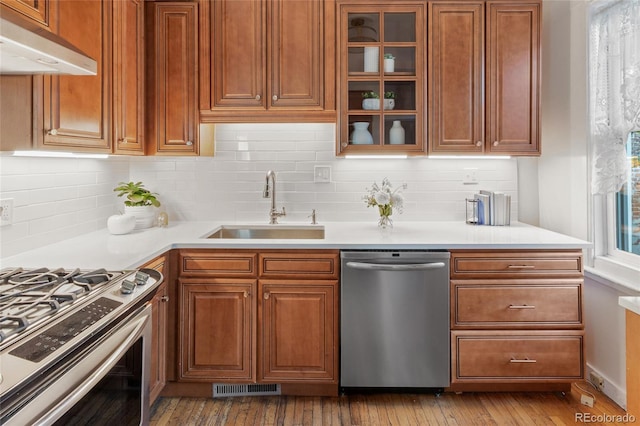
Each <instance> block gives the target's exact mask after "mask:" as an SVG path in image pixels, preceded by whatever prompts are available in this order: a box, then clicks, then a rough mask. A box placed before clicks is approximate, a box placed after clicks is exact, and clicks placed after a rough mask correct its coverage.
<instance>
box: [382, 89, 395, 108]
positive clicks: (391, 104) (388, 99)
mask: <svg viewBox="0 0 640 426" xmlns="http://www.w3.org/2000/svg"><path fill="white" fill-rule="evenodd" d="M395 106H396V92H391V91H389V92H384V109H393V108H395Z"/></svg>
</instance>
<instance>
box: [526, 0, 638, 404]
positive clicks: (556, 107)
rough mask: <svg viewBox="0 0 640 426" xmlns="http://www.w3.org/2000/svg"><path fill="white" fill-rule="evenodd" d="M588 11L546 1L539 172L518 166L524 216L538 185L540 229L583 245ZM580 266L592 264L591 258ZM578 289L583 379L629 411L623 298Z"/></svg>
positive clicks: (598, 289) (592, 287)
mask: <svg viewBox="0 0 640 426" xmlns="http://www.w3.org/2000/svg"><path fill="white" fill-rule="evenodd" d="M588 5H589V2H587V1H583V0H570V1H567V0H544V2H543V43H542V48H543V57H542V67H543V69H542V82H543V87H542V105H543V107H542V123H543V125H542V155H541V156H540V157H539V158H538V159H537V170H535V168H534V167H532V166H531V165H530V164H522V160H521V162H520V163H519V166H526V168H525V167H520V186H519V188H518V192H519V195H520V200H521V216H522V215H524V216H525V217H529V218H535V213H534V212H531V211H530V209H531V208H532V207H533V206H534V205H535V201H531V200H535V194H530V193H529V192H528V190H529V186H528V183H529V182H530V181H532V180H534V179H537V188H535V190H537V197H538V202H539V205H538V214H539V217H538V219H539V226H541V227H543V228H547V229H551V230H554V231H557V232H561V233H564V234H568V235H572V236H574V237H577V238H582V239H589V237H590V226H591V225H590V217H589V215H590V199H589V185H588V182H589V181H588V179H589V173H588V164H587V161H588V152H589V149H588V146H589V145H588V129H589V125H588V98H587V96H588V90H587V88H588V78H587V77H588V73H587V66H588V61H587V58H588V55H587V52H588V50H587V49H588ZM530 162H531V160H529V163H530ZM526 171H528V173H527V172H526ZM536 173H537V176H536ZM532 187H535V185H534V186H532ZM585 260H586V262H587V264H589V263H590V259H589V257H588V253H587V256H586V257H585ZM583 291H584V312H585V332H586V336H585V341H586V360H587V377H588V376H589V374H588V373H589V372H590V371H596V372H597V373H598V374H600V375H601V376H603V377H604V379H605V393H606V394H607V395H608V396H610V397H611V398H612V399H613V400H614V401H616V402H617V403H618V404H619V405H621V406H626V377H625V364H624V356H625V324H624V309H623V308H621V307H620V306H618V297H619V296H625V295H628V294H627V293H626V292H625V291H623V290H622V289H621V287H619V286H616V285H615V284H613V285H612V283H607V282H604V283H603V282H602V281H600V280H595V279H592V278H589V277H587V278H586V279H585V285H584V288H583Z"/></svg>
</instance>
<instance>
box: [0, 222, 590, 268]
mask: <svg viewBox="0 0 640 426" xmlns="http://www.w3.org/2000/svg"><path fill="white" fill-rule="evenodd" d="M224 224H226V225H246V224H244V223H243V224H234V223H232V222H228V221H227V222H225V223H224ZM256 224H258V223H255V224H254V225H256ZM221 225H222V223H220V222H173V223H171V224H170V225H169V227H167V228H150V229H144V230H136V231H134V232H132V233H130V234H126V235H111V234H109V232H108V231H107V229H106V228H105V229H101V230H99V231H95V232H91V233H88V234H85V235H82V236H79V237H75V238H70V239H68V240H64V241H61V242H58V243H55V244H51V245H48V246H44V247H41V248H38V249H35V250H30V251H27V252H24V253H21V254H18V255H15V256H10V257H5V258H0V268H5V267H24V268H35V267H50V268H54V267H55V268H58V267H62V268H83V269H90V268H105V269H108V270H117V269H131V268H136V267H138V266H140V265H141V264H142V263H144V262H147V261H149V260H151V259H153V258H154V257H156V256H158V255H160V254H162V253H164V252H165V251H167V250H169V249H172V248H280V249H286V248H292V249H299V248H307V249H583V248H588V247H590V246H591V243H589V242H587V241H583V240H580V239H577V238H573V237H569V236H567V235H562V234H558V233H556V232H552V231H548V230H545V229H541V228H537V227H534V226H530V225H526V224H523V223H518V222H515V223H512V224H511V226H474V225H468V224H466V223H464V222H397V223H395V224H394V228H393V229H392V230H391V231H389V232H387V231H381V230H380V229H378V227H377V224H376V223H375V222H368V223H362V222H326V223H320V224H319V225H317V226H324V228H325V238H324V239H319V240H312V239H283V240H280V239H271V240H267V239H260V240H258V239H249V240H242V239H207V238H203V237H206V236H208V235H210V234H211V233H213V232H214V231H215V230H216V229H218V228H219V227H220V226H221ZM259 225H264V223H260V224H259ZM281 225H282V226H287V225H307V224H306V223H290V222H289V223H282V224H281ZM281 225H272V226H281Z"/></svg>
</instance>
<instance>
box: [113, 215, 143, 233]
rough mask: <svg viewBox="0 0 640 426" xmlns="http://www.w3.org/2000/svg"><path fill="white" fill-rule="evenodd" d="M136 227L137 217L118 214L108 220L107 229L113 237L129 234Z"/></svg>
mask: <svg viewBox="0 0 640 426" xmlns="http://www.w3.org/2000/svg"><path fill="white" fill-rule="evenodd" d="M135 227H136V217H135V216H132V215H130V214H116V215H113V216H109V218H108V219H107V229H108V230H109V232H110V233H112V234H113V235H122V234H128V233H129V232H131V231H133V229H134V228H135Z"/></svg>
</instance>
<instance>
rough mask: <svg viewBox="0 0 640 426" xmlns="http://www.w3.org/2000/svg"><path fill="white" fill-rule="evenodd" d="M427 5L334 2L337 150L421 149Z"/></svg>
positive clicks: (419, 151)
mask: <svg viewBox="0 0 640 426" xmlns="http://www.w3.org/2000/svg"><path fill="white" fill-rule="evenodd" d="M426 6H427V5H426V3H424V2H415V3H414V2H403V4H402V5H395V4H394V5H385V4H382V3H375V4H362V3H351V2H338V13H337V17H336V19H337V28H338V29H337V34H338V40H337V46H338V48H339V52H338V56H337V65H336V66H337V70H338V79H337V86H338V89H337V93H338V98H339V115H338V126H337V154H338V155H345V154H370V153H402V154H414V155H415V154H424V151H425V148H424V140H425V139H426V138H425V118H424V109H423V106H422V105H424V103H425V101H426V91H427V88H426V84H425V81H426V78H425V70H426V62H425V61H426V58H425V54H426V44H425V43H426V16H427V10H426ZM385 57H389V59H391V57H393V61H392V62H393V66H391V62H388V61H385ZM385 62H387V65H386V68H385ZM396 123H397V124H396ZM394 124H395V126H396V127H395V128H399V127H400V126H401V127H402V131H399V133H403V134H404V136H403V137H398V138H395V137H393V138H392V137H391V134H392V127H393V126H394ZM362 128H363V130H360V129H362Z"/></svg>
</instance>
